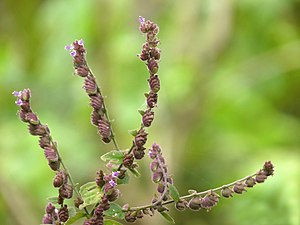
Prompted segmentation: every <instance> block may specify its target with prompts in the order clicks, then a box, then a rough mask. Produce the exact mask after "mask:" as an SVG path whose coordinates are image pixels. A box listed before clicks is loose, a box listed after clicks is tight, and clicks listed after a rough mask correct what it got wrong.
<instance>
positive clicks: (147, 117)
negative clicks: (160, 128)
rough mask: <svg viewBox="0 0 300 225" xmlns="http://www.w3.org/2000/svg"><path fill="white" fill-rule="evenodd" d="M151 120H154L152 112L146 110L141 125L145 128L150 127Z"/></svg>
mask: <svg viewBox="0 0 300 225" xmlns="http://www.w3.org/2000/svg"><path fill="white" fill-rule="evenodd" d="M153 119H154V112H153V111H151V109H148V110H147V111H146V112H145V113H144V115H143V117H142V122H143V125H144V126H145V127H150V126H151V123H152V121H153Z"/></svg>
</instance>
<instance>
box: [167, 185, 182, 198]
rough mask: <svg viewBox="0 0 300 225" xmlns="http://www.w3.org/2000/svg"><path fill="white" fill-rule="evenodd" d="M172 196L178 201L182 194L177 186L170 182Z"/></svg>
mask: <svg viewBox="0 0 300 225" xmlns="http://www.w3.org/2000/svg"><path fill="white" fill-rule="evenodd" d="M168 186H169V191H170V196H171V198H172V199H173V200H174V201H175V202H178V201H179V200H180V195H179V192H178V190H177V188H176V187H175V186H174V185H173V184H168Z"/></svg>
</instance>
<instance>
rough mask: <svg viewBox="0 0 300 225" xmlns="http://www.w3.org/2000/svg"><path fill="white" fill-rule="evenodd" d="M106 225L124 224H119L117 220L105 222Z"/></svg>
mask: <svg viewBox="0 0 300 225" xmlns="http://www.w3.org/2000/svg"><path fill="white" fill-rule="evenodd" d="M104 225H122V223H119V222H117V221H115V220H104Z"/></svg>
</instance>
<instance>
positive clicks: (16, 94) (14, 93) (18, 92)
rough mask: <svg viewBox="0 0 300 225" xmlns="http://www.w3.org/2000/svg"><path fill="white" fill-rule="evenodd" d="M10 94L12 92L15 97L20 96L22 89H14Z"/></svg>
mask: <svg viewBox="0 0 300 225" xmlns="http://www.w3.org/2000/svg"><path fill="white" fill-rule="evenodd" d="M12 94H13V95H14V96H15V97H21V95H22V91H14V92H13V93H12Z"/></svg>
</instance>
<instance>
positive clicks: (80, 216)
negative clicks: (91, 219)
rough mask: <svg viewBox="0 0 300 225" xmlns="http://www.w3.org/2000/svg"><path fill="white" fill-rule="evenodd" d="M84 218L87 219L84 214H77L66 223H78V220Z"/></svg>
mask: <svg viewBox="0 0 300 225" xmlns="http://www.w3.org/2000/svg"><path fill="white" fill-rule="evenodd" d="M82 217H85V213H84V212H77V213H76V215H75V216H73V217H70V218H69V219H68V221H67V222H66V223H65V225H70V224H73V223H74V222H76V221H77V220H79V219H81V218H82Z"/></svg>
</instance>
